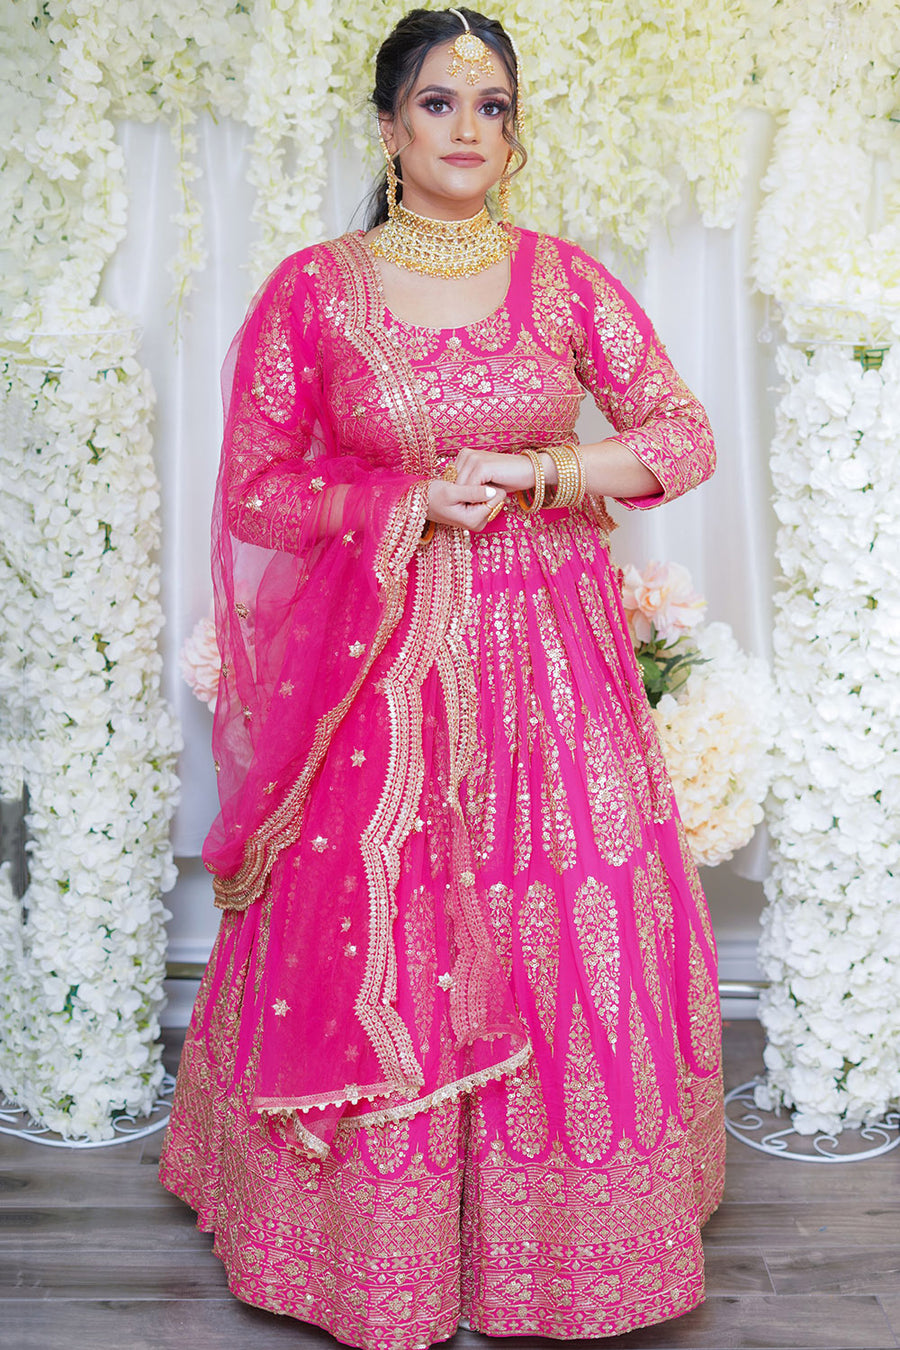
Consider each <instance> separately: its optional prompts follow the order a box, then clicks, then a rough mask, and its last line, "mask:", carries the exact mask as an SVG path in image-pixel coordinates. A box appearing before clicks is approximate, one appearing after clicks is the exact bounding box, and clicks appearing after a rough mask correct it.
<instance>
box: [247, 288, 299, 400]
mask: <svg viewBox="0 0 900 1350" xmlns="http://www.w3.org/2000/svg"><path fill="white" fill-rule="evenodd" d="M297 274H298V268H297V265H296V263H294V262H291V261H289V262H288V263H287V264H285V268H284V276H283V277H282V278H281V280H280V281H279V283H278V285H277V286H276V288H275V291H274V293H273V295H272V301H271V304H270V305H268V307H267V308H266V312H265V317H264V319H263V322H262V325H261V327H260V331H259V335H258V337H257V339H256V348H255V352H254V356H255V361H254V367H253V377H252V380H251V384H250V388H251V390H252V393H253V397H254V399H255V400H256V403H257V406H258V407H259V409H260V411H261V412H263V413H264V414H265V415H266V416H267V417H269V418H270V419H271V420H272V421H273V422H291V421H293V419H294V405H295V403H296V399H297V387H296V384H295V382H294V358H293V353H292V350H291V340H290V335H289V333H288V331H287V327H286V322H287V319H286V316H287V315H288V314H289V313H290V308H291V304H290V302H291V297H292V295H293V294H294V291H295V289H296V286H297Z"/></svg>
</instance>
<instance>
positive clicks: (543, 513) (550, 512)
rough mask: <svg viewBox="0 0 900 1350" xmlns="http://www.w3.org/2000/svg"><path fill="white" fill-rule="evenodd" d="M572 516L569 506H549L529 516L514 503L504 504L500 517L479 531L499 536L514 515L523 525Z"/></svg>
mask: <svg viewBox="0 0 900 1350" xmlns="http://www.w3.org/2000/svg"><path fill="white" fill-rule="evenodd" d="M571 514H572V513H571V511H570V510H569V508H568V507H567V506H547V507H544V508H542V509H541V510H540V511H536V512H535V513H534V515H533V516H528V515H526V514H525V513H524V512H523V511H520V510H519V508H518V507H517V506H515V505H514V504H513V503H510V504H508V505H507V504H504V507H503V510H502V511H501V512H500V514H499V516H496V517H495V518H494V520H491V521H489V522H488V524H487V525H485V527H484V529H483V530H479V532H478V533H479V534H497V533H499V531H500V530H505V529H506V527H507V525H508V524H509V520H510V516H513V515H514V516H518V517H519V519H520V520H521V521H522V522H523V523H524V522H525V521H526V520H527V521H538V520H539V521H541V522H542V523H543V522H546V521H551V520H565V518H566V517H567V516H570V515H571Z"/></svg>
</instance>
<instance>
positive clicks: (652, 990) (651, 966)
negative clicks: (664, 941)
mask: <svg viewBox="0 0 900 1350" xmlns="http://www.w3.org/2000/svg"><path fill="white" fill-rule="evenodd" d="M632 899H633V901H634V923H635V928H636V929H637V940H638V949H639V951H640V953H641V968H642V970H643V972H644V984H645V985H646V988H647V993H648V994H649V995H650V998H651V1000H652V1002H653V1007H654V1008H655V1009H656V1016H657V1018H658V1019H660V1020H661V1019H662V989H661V987H660V981H659V965H660V952H659V949H658V947H657V942H656V921H655V918H654V914H653V903H652V901H651V898H650V881H649V878H648V877H647V873H646V872H645V871H644V869H643V868H642V867H635V869H634V873H633V877H632Z"/></svg>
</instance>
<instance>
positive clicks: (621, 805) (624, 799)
mask: <svg viewBox="0 0 900 1350" xmlns="http://www.w3.org/2000/svg"><path fill="white" fill-rule="evenodd" d="M584 759H585V767H586V770H587V782H588V802H589V804H590V809H591V822H592V824H593V827H594V841H595V843H596V845H597V848H598V850H599V852H600V855H601V857H603V858H605V859H606V861H607V862H608V863H611V864H612V866H613V867H622V866H623V865H624V864H625V863H626V862H627V861H628V859H629V858H630V857H631V855H632V853H633V852H634V850H635V849H636V848H638V847H639V846H640V843H641V837H642V836H641V822H640V818H639V817H638V813H637V810H636V808H635V804H634V797H633V796H632V793H631V787H630V785H629V783H628V780H627V779H626V777H625V774H624V773H623V771H622V767H621V765H620V764H619V761H618V759H617V758H616V752H615V749H614V748H613V746H612V744H611V742H610V739H609V735H608V732H607V730H606V728H605V727H601V726H599V725H598V724H597V723H596V722H595V721H594V720H593V718H591V717H590V716H589V715H587V712H585V721H584Z"/></svg>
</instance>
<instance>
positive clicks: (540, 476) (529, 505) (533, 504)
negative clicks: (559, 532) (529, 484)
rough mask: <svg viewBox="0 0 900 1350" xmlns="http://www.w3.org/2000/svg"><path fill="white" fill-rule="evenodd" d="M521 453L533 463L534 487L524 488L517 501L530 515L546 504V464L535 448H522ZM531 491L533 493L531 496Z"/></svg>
mask: <svg viewBox="0 0 900 1350" xmlns="http://www.w3.org/2000/svg"><path fill="white" fill-rule="evenodd" d="M521 453H522V454H523V455H524V456H525V458H526V459H528V460H529V461H530V463H531V467H532V469H533V470H534V487H533V488H523V489H521V490H520V491H519V492H517V493H516V501H517V502H518V503H519V506H520V507H521V509H522V510H523V511H524V512H525V514H526V516H530V515H531V514H532V512H534V511H540V509H541V507H542V506H543V505H544V497H545V495H546V491H547V480H546V478H545V477H544V466H543V464H542V463H541V461H540V458H539V457H538V455H537V453H536V452H535V451H534V450H522V451H521ZM529 493H530V494H531V495H530V496H529Z"/></svg>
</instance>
